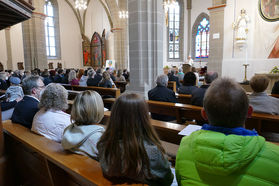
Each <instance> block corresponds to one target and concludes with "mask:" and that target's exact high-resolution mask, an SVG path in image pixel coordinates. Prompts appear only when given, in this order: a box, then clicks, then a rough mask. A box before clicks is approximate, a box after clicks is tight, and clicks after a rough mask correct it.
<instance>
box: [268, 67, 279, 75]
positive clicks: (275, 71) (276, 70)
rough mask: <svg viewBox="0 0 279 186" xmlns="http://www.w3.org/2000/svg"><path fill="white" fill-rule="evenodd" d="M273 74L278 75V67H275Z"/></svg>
mask: <svg viewBox="0 0 279 186" xmlns="http://www.w3.org/2000/svg"><path fill="white" fill-rule="evenodd" d="M270 73H271V74H278V73H279V68H278V67H277V66H275V67H274V68H273V69H272V70H271V71H270Z"/></svg>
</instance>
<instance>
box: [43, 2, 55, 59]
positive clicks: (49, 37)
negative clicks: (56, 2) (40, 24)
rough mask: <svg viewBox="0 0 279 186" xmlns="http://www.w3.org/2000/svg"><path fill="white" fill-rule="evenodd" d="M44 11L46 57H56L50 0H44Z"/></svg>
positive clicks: (52, 12)
mask: <svg viewBox="0 0 279 186" xmlns="http://www.w3.org/2000/svg"><path fill="white" fill-rule="evenodd" d="M44 13H45V14H46V15H47V17H46V19H45V37H46V53H47V56H48V57H56V56H57V52H56V51H57V50H56V42H55V37H56V34H55V21H54V11H53V4H52V3H51V1H50V0H46V1H45V6H44Z"/></svg>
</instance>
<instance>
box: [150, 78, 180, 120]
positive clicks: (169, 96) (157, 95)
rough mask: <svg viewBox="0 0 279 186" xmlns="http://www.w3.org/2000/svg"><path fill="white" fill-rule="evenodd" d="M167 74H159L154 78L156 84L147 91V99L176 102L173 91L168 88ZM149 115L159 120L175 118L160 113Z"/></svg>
mask: <svg viewBox="0 0 279 186" xmlns="http://www.w3.org/2000/svg"><path fill="white" fill-rule="evenodd" d="M168 80H169V79H168V76H166V75H159V76H158V77H157V80H156V84H157V86H156V87H155V88H153V89H151V90H150V91H148V99H149V100H153V101H164V102H172V103H176V97H175V93H174V92H173V91H172V90H170V89H168V88H167V86H168ZM151 117H152V118H153V119H157V120H161V121H172V120H175V119H176V118H175V117H172V116H165V115H160V114H155V113H151Z"/></svg>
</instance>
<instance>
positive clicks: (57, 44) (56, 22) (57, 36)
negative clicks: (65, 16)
mask: <svg viewBox="0 0 279 186" xmlns="http://www.w3.org/2000/svg"><path fill="white" fill-rule="evenodd" d="M48 2H50V3H51V5H52V8H53V15H52V16H49V15H47V12H45V10H46V9H45V6H47V4H48ZM44 13H45V14H46V18H45V21H44V31H45V46H46V56H47V59H57V60H60V59H61V49H60V28H59V12H58V4H57V1H56V0H45V4H44ZM48 17H52V19H53V26H49V25H48V24H47V25H46V21H47V18H48ZM49 28H53V30H54V36H50V35H49V34H48V33H49ZM50 37H53V38H54V46H50V45H49V43H47V42H49V41H50ZM51 47H55V52H56V55H55V56H50V55H47V50H48V51H49V54H50V48H51Z"/></svg>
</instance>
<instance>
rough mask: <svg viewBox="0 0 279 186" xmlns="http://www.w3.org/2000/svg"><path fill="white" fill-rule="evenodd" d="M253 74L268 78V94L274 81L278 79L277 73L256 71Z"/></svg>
mask: <svg viewBox="0 0 279 186" xmlns="http://www.w3.org/2000/svg"><path fill="white" fill-rule="evenodd" d="M255 75H265V76H267V77H268V78H269V79H270V82H269V84H268V87H267V89H266V91H267V93H268V94H270V93H271V90H272V87H273V85H274V83H275V82H276V81H278V80H279V74H270V73H256V74H255Z"/></svg>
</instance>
